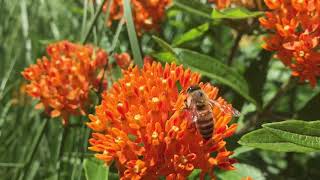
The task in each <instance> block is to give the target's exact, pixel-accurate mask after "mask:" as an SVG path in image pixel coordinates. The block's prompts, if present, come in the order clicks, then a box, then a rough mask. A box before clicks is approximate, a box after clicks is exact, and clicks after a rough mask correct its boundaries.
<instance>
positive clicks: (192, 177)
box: [188, 169, 201, 180]
mask: <svg viewBox="0 0 320 180" xmlns="http://www.w3.org/2000/svg"><path fill="white" fill-rule="evenodd" d="M200 172H201V169H194V170H193V171H192V173H191V174H190V175H189V176H188V180H196V179H199V174H200Z"/></svg>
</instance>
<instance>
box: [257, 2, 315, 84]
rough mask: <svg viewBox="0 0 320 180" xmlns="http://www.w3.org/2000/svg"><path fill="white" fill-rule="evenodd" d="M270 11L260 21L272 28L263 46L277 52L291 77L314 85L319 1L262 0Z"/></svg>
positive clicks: (264, 25) (267, 27) (266, 26)
mask: <svg viewBox="0 0 320 180" xmlns="http://www.w3.org/2000/svg"><path fill="white" fill-rule="evenodd" d="M265 3H266V5H267V6H268V7H269V8H270V10H271V11H269V12H266V17H264V18H260V23H261V25H262V26H263V27H265V28H266V29H269V30H271V31H273V32H274V33H272V34H271V35H270V36H269V37H268V38H266V39H265V42H266V44H265V45H264V48H265V49H267V50H270V51H276V52H277V54H276V56H277V57H278V58H279V59H280V60H281V61H282V62H283V63H284V64H285V65H286V66H288V67H289V68H291V69H292V75H293V76H299V77H300V79H301V80H302V81H306V80H307V81H309V83H310V84H311V86H313V87H314V86H316V84H317V77H319V76H320V53H319V50H318V49H319V47H320V46H319V37H320V1H315V0H291V1H289V0H265Z"/></svg>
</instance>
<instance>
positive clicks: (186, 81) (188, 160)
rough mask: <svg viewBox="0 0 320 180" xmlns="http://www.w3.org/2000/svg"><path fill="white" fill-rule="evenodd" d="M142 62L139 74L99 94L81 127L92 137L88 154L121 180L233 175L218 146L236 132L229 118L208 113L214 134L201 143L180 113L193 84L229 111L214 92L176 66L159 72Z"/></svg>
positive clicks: (130, 73)
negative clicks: (112, 165)
mask: <svg viewBox="0 0 320 180" xmlns="http://www.w3.org/2000/svg"><path fill="white" fill-rule="evenodd" d="M145 59H147V60H145V64H144V66H143V68H142V69H141V70H139V69H138V67H133V66H130V67H129V68H128V70H125V71H123V78H122V79H120V80H119V81H118V82H116V83H114V84H113V86H112V87H111V89H110V90H108V91H106V92H104V93H103V100H102V103H101V104H100V105H98V106H96V112H95V115H89V119H90V122H88V123H87V125H88V126H89V127H90V128H91V129H92V130H93V131H94V132H93V133H92V138H91V139H90V140H89V142H90V145H91V147H89V149H90V150H92V151H95V152H96V155H95V156H96V157H97V158H98V159H101V160H103V161H104V162H105V163H106V164H108V165H109V164H110V163H111V162H112V161H114V162H115V164H116V167H117V168H118V170H119V174H120V176H121V179H141V178H145V179H155V178H158V177H160V176H166V178H167V179H179V178H180V179H181V178H182V179H184V178H186V177H187V176H188V175H189V174H190V173H191V172H192V171H193V170H194V169H201V170H202V173H201V176H202V177H204V175H205V174H206V173H208V174H210V175H211V176H214V174H213V169H214V168H221V169H224V170H232V169H234V167H233V164H234V163H235V162H236V161H235V160H234V159H231V158H230V155H231V154H232V152H231V151H228V150H227V149H226V147H225V146H226V142H225V141H224V139H225V138H227V137H229V136H231V135H232V134H233V133H234V132H235V130H236V127H237V125H236V124H231V125H230V124H229V122H230V120H231V118H232V117H231V115H229V114H226V113H224V112H222V111H221V110H220V109H219V108H218V107H213V116H214V117H215V118H214V124H215V125H214V134H213V136H212V138H211V139H209V140H208V141H205V140H204V139H203V138H202V137H201V135H200V134H199V133H198V131H197V130H196V129H195V128H194V127H193V128H192V126H189V125H188V124H189V123H188V122H190V121H189V120H190V119H188V115H187V114H188V112H187V111H185V110H183V108H184V107H185V105H184V100H185V99H186V96H187V95H186V93H185V90H186V89H187V88H188V87H189V86H190V85H196V84H197V85H199V86H200V87H201V89H202V90H203V91H204V92H206V94H207V95H208V96H209V97H210V98H211V99H215V100H217V101H218V102H219V103H221V104H224V105H225V106H230V107H231V105H230V104H227V103H226V102H225V100H223V99H222V98H221V97H218V88H216V87H214V86H212V85H210V84H203V83H200V82H199V81H200V75H199V74H198V73H193V72H191V71H190V69H184V68H183V66H182V65H180V66H177V65H175V64H171V65H169V64H166V65H165V67H162V65H161V64H160V63H157V62H155V61H153V62H152V63H149V62H147V61H150V58H145ZM180 88H181V89H180ZM210 154H215V155H214V156H211V155H210Z"/></svg>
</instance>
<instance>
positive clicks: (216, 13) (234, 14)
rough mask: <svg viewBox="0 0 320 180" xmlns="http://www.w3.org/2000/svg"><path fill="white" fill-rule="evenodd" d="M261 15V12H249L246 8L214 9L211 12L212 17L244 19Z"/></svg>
mask: <svg viewBox="0 0 320 180" xmlns="http://www.w3.org/2000/svg"><path fill="white" fill-rule="evenodd" d="M261 15H263V12H260V11H254V12H251V11H249V10H248V9H246V8H243V7H237V8H228V9H225V10H218V9H214V10H213V11H212V13H211V18H213V19H246V18H252V17H257V16H261Z"/></svg>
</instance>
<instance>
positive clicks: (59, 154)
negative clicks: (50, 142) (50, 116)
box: [56, 126, 69, 179]
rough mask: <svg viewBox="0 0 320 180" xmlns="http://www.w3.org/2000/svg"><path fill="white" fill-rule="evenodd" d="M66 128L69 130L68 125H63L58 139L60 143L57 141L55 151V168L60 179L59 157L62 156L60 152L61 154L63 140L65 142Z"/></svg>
mask: <svg viewBox="0 0 320 180" xmlns="http://www.w3.org/2000/svg"><path fill="white" fill-rule="evenodd" d="M68 130H69V127H68V126H65V127H63V131H62V133H61V136H60V140H59V141H60V143H59V146H58V151H57V164H56V170H57V174H58V179H60V168H61V157H62V154H63V151H62V150H63V148H64V145H65V142H66V137H67V134H68Z"/></svg>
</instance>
